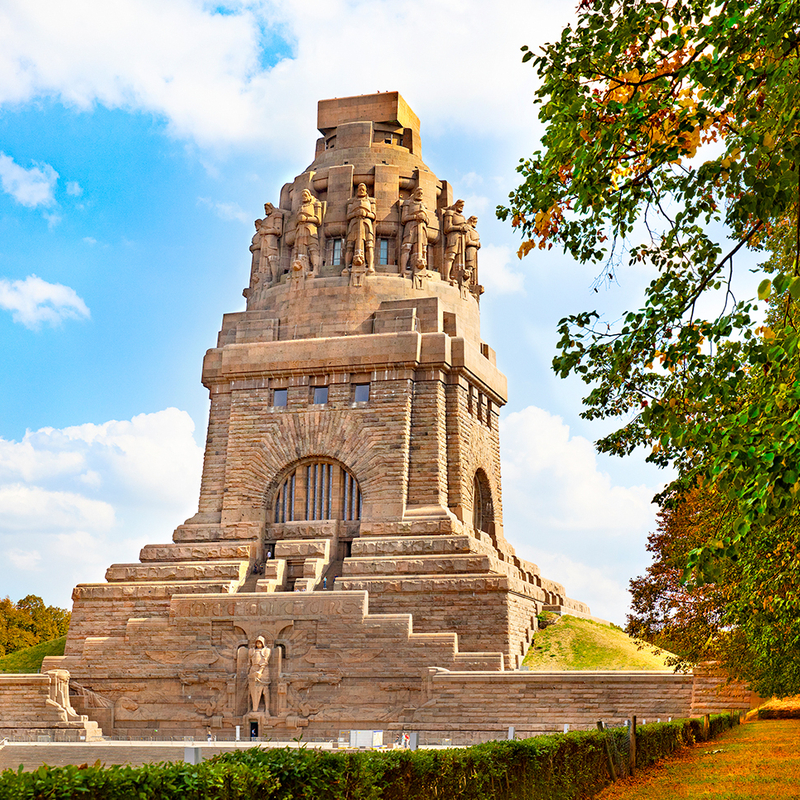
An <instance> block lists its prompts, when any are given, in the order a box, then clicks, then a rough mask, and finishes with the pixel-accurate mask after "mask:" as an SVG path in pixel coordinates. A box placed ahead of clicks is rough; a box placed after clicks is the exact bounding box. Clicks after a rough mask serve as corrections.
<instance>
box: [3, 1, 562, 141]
mask: <svg viewBox="0 0 800 800" xmlns="http://www.w3.org/2000/svg"><path fill="white" fill-rule="evenodd" d="M218 12H219V9H218V8H215V7H214V5H213V4H211V5H209V4H208V3H204V2H202V1H201V0H171V2H169V3H163V2H158V1H157V0H112V2H107V3H102V4H98V3H96V2H92V0H49V1H48V0H44V1H43V2H37V3H29V2H25V0H11V2H8V3H5V4H4V6H3V9H2V10H0V103H21V102H26V101H30V100H32V99H34V98H37V97H55V98H57V99H59V100H60V101H61V102H63V103H65V104H67V105H71V106H75V107H78V108H82V109H88V108H91V107H92V106H93V105H94V104H102V105H104V106H106V107H109V108H126V109H133V110H144V111H147V112H151V113H155V114H158V115H160V116H162V117H163V118H165V119H166V120H167V121H168V124H169V128H170V130H171V132H172V133H173V134H174V135H176V136H178V137H181V138H187V139H192V140H194V141H195V142H198V143H199V144H201V145H216V144H225V143H232V142H233V143H241V142H249V143H252V144H268V145H277V146H280V147H281V148H282V149H283V151H284V152H287V153H301V152H306V151H307V147H308V142H307V140H306V139H305V138H304V137H306V136H307V135H308V131H313V122H314V120H313V115H314V108H315V104H316V101H317V100H318V99H319V98H320V97H335V96H343V95H348V94H362V93H369V92H374V91H376V90H378V89H380V90H394V89H399V90H401V91H403V92H404V94H405V95H406V96H407V98H408V99H409V100H410V101H411V103H412V106H413V107H414V108H415V110H416V111H417V112H418V113H420V114H421V116H422V117H423V118H425V119H432V118H433V116H434V115H433V111H434V109H435V110H436V116H437V118H438V119H439V120H440V121H441V123H442V124H446V125H456V126H460V127H461V128H462V129H463V130H470V131H480V132H485V133H491V134H492V135H494V134H496V133H497V132H498V120H502V122H501V123H500V127H502V128H506V127H509V126H510V127H512V128H516V129H519V131H529V130H530V125H531V123H532V122H533V121H534V119H535V116H534V111H533V108H532V107H531V104H530V103H529V102H527V101H525V100H520V98H529V97H530V96H531V89H532V83H533V80H534V73H533V70H531V69H529V68H523V67H522V66H521V64H520V51H519V48H520V45H522V44H525V43H533V42H530V41H529V39H531V38H534V37H535V38H536V39H537V40H539V41H542V40H543V39H554V38H556V37H557V36H558V34H559V31H560V28H561V27H562V25H563V23H564V22H565V21H566V20H568V19H569V17H570V15H571V14H572V7H571V6H564V7H563V8H562V7H561V6H559V4H553V3H545V2H543V0H539V2H527V0H501V2H499V3H497V4H495V5H494V6H493V8H492V13H491V14H487V13H486V11H485V4H483V3H481V2H480V0H463V1H462V2H461V3H459V4H458V5H457V6H454V5H453V4H451V3H439V4H436V3H434V4H431V3H429V2H426V1H425V0H406V2H403V3H397V2H395V1H394V0H372V1H371V2H369V3H364V2H363V0H330V2H327V3H324V4H320V3H297V2H289V0H244V1H243V2H239V3H237V4H235V6H234V7H233V8H232V9H230V10H229V13H218ZM343 20H346V24H343V22H342V21H343ZM332 29H335V31H336V34H335V35H331V30H332ZM380 31H392V36H393V37H394V38H395V40H396V41H398V42H409V43H411V44H410V47H411V48H412V50H413V51H414V52H423V53H425V69H420V67H419V61H418V59H415V58H413V57H412V56H409V57H408V58H400V59H397V58H378V59H370V58H369V57H368V56H367V55H366V54H367V53H369V52H370V47H374V46H377V44H378V41H379V38H380V36H381V34H380ZM531 31H535V32H536V33H535V34H532V33H529V32H531ZM370 43H372V45H370ZM276 47H277V50H276ZM265 48H271V49H272V52H273V53H274V52H278V53H280V54H281V55H280V56H279V57H278V58H277V59H275V58H274V57H273V58H269V60H268V61H269V63H267V62H266V61H265ZM409 52H411V51H409ZM342 53H350V54H353V57H351V58H342ZM359 53H364V54H365V55H364V57H363V66H360V62H359V56H358V54H359ZM475 53H480V58H475V57H472V54H475ZM431 75H437V76H440V79H439V80H431V79H430V76H431ZM454 85H458V86H461V87H464V88H463V90H459V91H453V90H452V87H453V86H454ZM509 108H512V109H515V113H514V114H513V115H509V113H508V109H509ZM298 134H299V139H300V141H298Z"/></svg>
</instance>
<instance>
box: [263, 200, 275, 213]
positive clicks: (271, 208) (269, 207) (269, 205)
mask: <svg viewBox="0 0 800 800" xmlns="http://www.w3.org/2000/svg"><path fill="white" fill-rule="evenodd" d="M274 210H275V206H274V205H272V203H264V211H265V212H266V214H267V216H269V215H270V214H271V213H272V212H273V211H274Z"/></svg>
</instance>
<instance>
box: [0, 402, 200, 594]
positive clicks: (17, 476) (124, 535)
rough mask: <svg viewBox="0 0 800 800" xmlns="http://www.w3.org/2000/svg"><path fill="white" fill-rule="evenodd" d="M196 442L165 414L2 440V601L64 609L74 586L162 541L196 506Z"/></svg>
mask: <svg viewBox="0 0 800 800" xmlns="http://www.w3.org/2000/svg"><path fill="white" fill-rule="evenodd" d="M193 433H194V423H193V422H192V420H191V418H190V417H189V415H188V414H187V413H186V412H184V411H179V410H177V409H175V408H168V409H166V410H164V411H159V412H157V413H154V414H139V415H137V416H135V417H133V418H132V419H130V420H122V421H117V420H111V421H109V422H105V423H102V424H93V423H87V424H85V425H76V426H72V427H67V428H61V429H54V428H42V429H41V430H38V431H28V432H27V433H26V434H25V436H24V437H23V439H22V440H21V441H18V442H15V441H7V440H4V439H0V554H4V555H5V556H6V558H0V585H1V586H2V587H3V592H4V594H5V593H7V594H10V595H11V596H12V597H17V596H19V597H22V596H24V595H25V594H28V593H29V592H31V591H32V592H33V593H34V594H39V595H41V596H45V595H46V596H47V597H48V598H50V599H49V600H48V602H57V603H58V604H60V605H67V604H68V599H69V595H70V592H71V591H72V587H73V585H74V584H75V583H78V582H87V581H97V580H102V577H103V573H104V571H105V568H106V567H107V566H108V565H109V564H111V563H112V562H113V561H120V560H136V556H137V553H138V551H139V549H140V548H141V546H142V545H143V544H145V543H147V542H156V541H159V540H161V541H165V540H169V538H170V535H171V533H172V530H173V529H174V528H175V526H176V525H178V524H180V523H181V522H183V520H184V519H186V518H187V517H189V516H191V515H192V514H193V513H194V511H195V510H196V507H197V496H198V487H199V483H200V471H201V467H202V448H201V447H199V446H198V445H197V444H196V443H195V441H194V437H193ZM16 571H24V572H26V573H27V574H28V577H25V575H17V574H16ZM32 573H35V574H36V575H40V576H42V578H41V582H40V583H39V584H35V583H31V579H30V574H32Z"/></svg>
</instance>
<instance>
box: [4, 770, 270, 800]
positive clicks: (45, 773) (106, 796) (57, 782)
mask: <svg viewBox="0 0 800 800" xmlns="http://www.w3.org/2000/svg"><path fill="white" fill-rule="evenodd" d="M278 786H279V784H278V781H277V780H276V779H275V778H274V777H273V776H272V774H271V773H270V772H269V770H268V769H266V768H264V769H261V770H253V769H249V768H248V767H247V766H245V765H243V764H224V763H215V762H214V761H205V762H203V763H202V764H198V765H192V764H184V763H183V762H177V763H174V764H166V763H162V764H145V765H143V766H141V767H127V766H124V767H120V766H112V767H103V766H101V765H100V763H99V762H98V763H97V764H95V765H94V766H91V767H90V766H87V765H86V764H83V765H82V766H80V767H76V766H68V767H48V766H42V767H39V768H38V769H36V770H34V771H33V772H23V771H22V769H21V768H20V770H19V771H18V772H14V771H13V770H10V769H8V770H5V771H4V772H2V773H0V799H1V800H51V799H52V800H68V799H69V800H71V799H72V798H84V800H212V799H213V800H252V798H271V797H274V796H275V791H276V790H277V789H278Z"/></svg>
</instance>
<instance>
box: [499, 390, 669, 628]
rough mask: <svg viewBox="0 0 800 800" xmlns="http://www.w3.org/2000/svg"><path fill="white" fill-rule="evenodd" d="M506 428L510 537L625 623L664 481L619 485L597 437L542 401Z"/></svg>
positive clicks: (601, 612) (577, 594) (579, 596)
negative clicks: (602, 462)
mask: <svg viewBox="0 0 800 800" xmlns="http://www.w3.org/2000/svg"><path fill="white" fill-rule="evenodd" d="M500 428H501V431H500V432H501V439H500V440H501V442H502V457H503V462H502V466H503V510H504V527H505V531H506V535H507V537H508V538H509V539H510V540H511V541H512V542H513V544H514V546H515V548H516V549H517V550H518V552H519V553H520V555H522V556H523V557H525V558H528V559H530V560H531V561H533V562H534V563H536V564H538V565H539V566H540V568H541V569H542V573H543V574H544V575H545V576H546V577H548V578H551V579H553V580H557V581H558V582H560V583H563V584H564V585H565V587H566V590H567V594H568V595H569V596H570V597H573V598H575V599H576V600H582V601H584V602H587V603H589V605H590V606H591V607H592V611H593V613H594V614H596V615H598V616H600V617H603V618H606V619H611V620H612V621H614V622H619V623H621V622H623V621H624V617H625V613H626V609H627V605H628V601H629V598H628V595H627V583H628V580H629V579H630V578H633V577H635V576H636V575H638V574H640V573H641V571H642V570H643V569H644V567H645V566H646V565H647V563H648V559H647V556H646V553H645V542H646V539H647V533H648V531H650V530H653V528H654V520H655V512H656V508H655V506H653V505H652V503H651V500H652V497H653V495H654V494H655V493H656V492H657V491H658V490H659V489H660V488H661V487H660V486H652V485H651V486H647V485H637V486H620V485H616V484H615V483H614V482H613V481H612V479H611V477H610V476H609V475H608V474H607V473H605V472H602V471H601V470H600V469H599V468H598V464H597V457H596V455H595V452H594V447H593V445H592V444H591V442H589V441H588V440H587V439H584V438H583V437H581V436H570V431H569V427H568V426H567V425H565V424H564V422H563V421H562V420H561V418H560V417H557V416H553V415H551V414H549V413H548V412H547V411H544V410H543V409H540V408H536V407H535V406H529V407H528V408H526V409H524V410H523V411H519V412H515V413H512V414H509V415H508V416H507V417H506V418H505V419H503V420H502V421H501V423H500Z"/></svg>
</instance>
